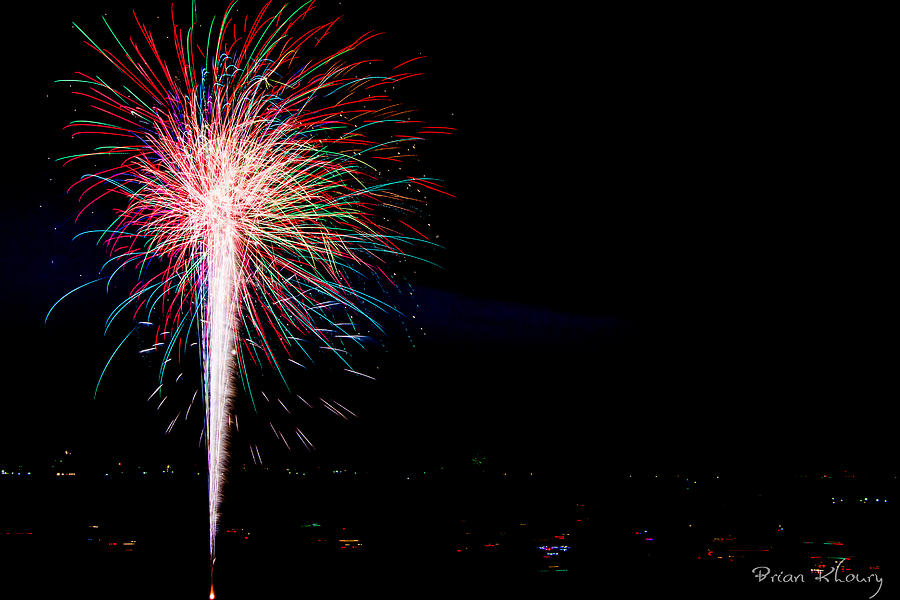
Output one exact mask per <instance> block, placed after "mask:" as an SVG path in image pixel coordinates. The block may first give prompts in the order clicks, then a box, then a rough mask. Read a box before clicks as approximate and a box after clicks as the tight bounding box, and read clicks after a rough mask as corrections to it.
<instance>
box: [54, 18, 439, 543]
mask: <svg viewBox="0 0 900 600" xmlns="http://www.w3.org/2000/svg"><path fill="white" fill-rule="evenodd" d="M311 5H312V3H306V4H303V5H302V6H300V7H299V8H296V9H295V10H293V11H289V10H288V9H286V8H282V9H281V10H277V11H273V10H269V5H266V7H264V8H263V9H262V10H261V11H260V12H259V13H258V14H257V15H256V16H255V17H254V16H250V17H246V18H238V17H236V16H235V11H234V4H232V5H231V6H230V7H229V9H228V11H227V12H226V14H225V16H224V18H223V19H221V20H220V21H219V23H218V24H216V23H215V22H213V24H212V25H210V26H209V27H205V28H203V27H201V26H200V25H198V24H197V23H196V22H193V24H192V25H191V26H190V27H189V28H187V29H186V30H185V29H183V28H181V27H179V26H178V25H177V24H176V23H175V18H174V9H173V13H172V15H173V16H172V38H173V40H175V43H174V58H173V59H170V60H166V58H164V54H163V52H162V50H161V49H160V48H159V47H158V45H157V43H156V42H155V41H154V37H153V36H152V35H151V33H150V31H149V29H148V28H147V27H145V26H144V25H143V24H141V22H140V21H139V20H137V17H135V19H136V22H137V26H138V28H139V30H140V32H141V36H140V38H139V39H138V40H137V41H134V40H128V41H127V42H123V41H121V40H120V39H119V38H117V37H116V36H115V34H114V33H113V32H112V28H109V26H108V25H107V27H108V28H109V32H110V33H111V34H112V36H113V39H115V45H114V46H113V49H112V50H107V49H105V48H104V47H102V46H101V45H99V44H98V43H96V42H94V40H93V39H92V38H91V37H89V36H88V35H87V34H84V35H85V38H86V40H87V43H88V44H89V45H90V46H91V47H92V48H93V49H94V50H96V52H98V53H99V54H100V55H101V56H102V57H104V58H105V59H106V60H108V61H109V63H111V64H112V65H113V66H114V68H115V69H114V71H115V77H116V79H117V80H119V83H117V84H115V85H114V84H112V83H109V82H108V80H107V79H104V78H102V77H99V76H93V75H86V74H78V79H76V80H73V81H77V82H78V83H79V84H81V85H80V86H79V91H77V92H76V93H77V94H80V95H82V96H84V97H86V98H87V100H88V102H89V103H90V105H91V107H92V108H93V109H94V110H95V113H96V114H97V115H98V118H97V119H96V120H80V121H75V122H73V123H72V124H71V127H73V128H75V130H76V132H75V133H77V134H79V135H80V134H95V135H99V136H101V139H103V140H104V142H103V145H100V146H98V147H96V148H95V149H94V150H93V151H92V152H88V153H83V154H79V155H76V156H70V157H65V159H64V160H67V161H68V160H75V159H78V158H85V157H95V158H97V157H102V158H105V159H112V161H113V165H112V166H111V167H110V168H108V169H106V170H102V171H100V172H96V173H92V174H90V175H86V176H85V177H83V178H82V179H81V180H80V181H79V182H77V183H76V185H80V186H81V187H82V189H81V201H82V202H83V204H84V205H85V207H84V208H85V209H86V208H87V206H90V205H91V204H93V203H95V202H98V201H100V200H101V199H103V198H106V197H110V198H115V197H118V198H122V197H124V198H125V199H126V201H127V202H126V203H125V204H124V207H120V208H118V209H114V210H115V215H116V216H115V218H114V220H113V222H112V223H111V224H110V225H109V226H108V227H107V228H106V229H104V230H102V231H99V232H96V233H98V234H99V236H100V239H101V241H102V243H103V244H104V245H105V246H106V247H107V248H108V250H109V252H110V255H111V259H110V261H109V262H108V263H107V266H105V267H104V268H105V269H107V271H106V273H107V274H106V275H104V276H103V277H102V279H104V280H107V285H108V282H109V280H111V279H112V278H114V277H116V276H117V274H119V273H122V272H126V271H128V270H131V271H133V272H136V273H137V274H138V282H137V283H136V284H135V285H134V287H133V288H131V289H130V291H129V293H128V294H127V295H126V298H125V300H124V301H123V302H122V303H121V304H120V305H119V306H118V307H117V308H116V310H115V311H114V312H113V314H112V315H111V316H110V318H111V319H113V318H115V317H117V316H119V315H120V314H130V315H131V316H132V317H133V319H134V320H135V321H136V322H144V323H150V322H153V323H156V327H157V335H156V344H155V346H154V347H158V348H160V349H161V352H162V361H161V362H162V366H161V371H160V384H162V376H163V375H162V374H163V372H164V371H165V369H166V364H167V363H168V362H170V361H171V360H172V359H173V358H175V359H176V360H177V361H178V362H180V361H181V360H182V359H181V357H182V354H183V353H186V352H187V351H188V349H189V348H190V347H191V344H190V340H192V339H193V340H196V341H197V342H198V348H199V354H200V364H201V365H202V377H201V378H200V379H201V382H202V384H201V386H200V388H201V389H202V393H203V401H204V404H205V408H206V419H205V423H206V426H205V439H206V445H207V449H208V460H209V465H208V466H209V508H210V511H209V514H210V525H209V531H210V536H209V546H210V559H211V560H214V557H215V540H216V530H217V527H218V519H219V504H220V501H221V485H222V477H223V474H224V471H225V464H226V458H227V444H226V442H227V438H228V433H229V428H230V427H229V424H230V420H229V415H230V412H231V404H232V402H233V401H234V399H235V394H236V390H237V388H240V387H243V388H244V389H246V390H247V391H248V393H249V392H250V390H249V387H250V386H249V377H248V368H249V367H251V366H261V365H269V366H271V367H274V370H275V371H277V372H278V373H279V374H281V375H282V377H281V379H282V380H284V379H285V378H284V375H283V374H282V370H281V367H280V365H281V364H282V363H283V361H284V360H291V362H295V360H294V358H299V359H301V360H304V359H305V360H308V359H309V354H308V351H307V350H305V349H304V347H303V343H304V342H307V341H310V340H313V341H316V342H317V344H318V346H319V347H322V348H325V349H326V350H327V351H330V352H333V353H334V355H335V356H336V357H337V358H338V359H339V360H340V361H344V362H345V364H346V368H347V370H350V371H351V372H354V371H353V370H352V369H351V366H350V363H349V362H347V358H346V353H345V351H344V350H343V346H344V344H346V343H348V342H357V341H358V340H357V339H356V338H358V337H359V336H358V335H357V334H356V331H357V329H356V326H355V323H356V322H364V323H368V324H369V325H370V326H373V327H378V324H377V320H376V318H375V316H374V313H377V312H378V311H384V310H391V308H390V306H389V305H388V304H387V303H385V302H384V301H383V300H380V299H378V298H377V297H376V296H375V295H373V294H370V293H367V292H364V291H363V290H362V289H360V287H359V286H357V285H356V284H355V283H356V282H358V281H359V280H361V279H366V278H368V279H372V278H375V279H378V280H380V281H387V282H390V277H388V274H387V272H386V266H387V265H388V264H390V261H391V260H392V259H396V258H398V257H402V256H405V255H406V250H405V248H407V247H408V245H409V244H410V243H411V242H414V241H416V240H418V241H423V242H426V243H427V241H426V240H425V236H423V235H422V234H420V233H419V232H418V231H417V230H416V229H414V228H413V227H412V226H411V225H408V224H407V222H406V221H408V220H409V218H408V217H405V214H406V213H415V212H416V211H417V210H418V208H417V202H418V200H417V199H416V198H418V197H419V193H420V192H422V191H423V190H424V189H430V190H436V191H441V190H440V187H439V185H438V184H437V182H435V181H433V180H430V179H427V178H410V177H397V178H394V179H385V178H383V177H382V176H381V171H383V170H384V169H383V167H382V166H381V165H383V164H385V163H384V161H390V164H392V163H396V162H403V160H404V159H405V158H406V157H407V153H408V149H409V146H410V144H411V143H413V142H414V141H416V140H418V139H421V135H422V134H424V133H428V132H432V133H440V132H441V131H440V130H439V129H435V128H428V127H425V126H423V125H422V124H421V123H419V122H417V121H414V120H413V119H412V118H411V117H410V115H409V113H407V112H403V111H401V110H400V109H398V107H397V106H396V105H395V104H394V103H393V102H392V101H391V100H390V98H389V97H388V96H387V95H386V94H385V93H384V89H385V86H386V85H388V84H393V83H396V82H397V81H400V80H403V79H405V78H408V77H411V76H413V75H415V74H414V73H409V72H406V71H404V70H403V69H402V67H403V66H405V65H398V66H397V67H395V68H394V69H392V70H390V72H389V74H388V75H380V76H376V75H369V74H364V71H366V68H365V67H366V66H367V65H368V64H369V63H370V61H357V62H354V61H352V60H349V59H348V57H349V56H351V54H352V52H353V51H354V50H355V49H357V48H358V47H359V46H360V45H362V44H364V43H365V42H367V41H368V40H369V39H371V38H372V37H374V35H375V34H372V33H369V34H366V35H363V36H362V37H360V38H358V39H357V40H355V41H354V42H353V43H351V44H349V45H347V46H345V47H342V48H341V49H340V50H338V51H336V52H331V53H321V52H320V50H319V46H320V43H321V42H322V40H323V39H324V38H325V37H326V36H328V34H329V33H330V32H331V30H332V28H333V26H334V25H335V22H336V20H335V21H331V22H328V23H324V24H321V25H318V26H313V27H309V28H307V29H305V30H303V31H302V32H301V31H300V30H301V27H300V24H301V22H303V21H304V20H305V18H306V17H307V15H308V13H309V11H310V9H311V8H312V6H311ZM194 21H196V19H194ZM104 23H105V21H104ZM79 31H81V29H79ZM82 33H84V32H83V31H82ZM408 64H409V63H407V65H408ZM400 190H403V192H401V191H400ZM83 210H84V209H82V212H83ZM404 218H406V221H404ZM335 307H338V308H339V309H341V311H342V314H343V315H349V320H348V321H349V322H346V323H337V322H335V319H334V318H332V316H331V315H334V314H335V311H334V308H335ZM132 331H134V330H132ZM164 334H167V335H164ZM129 335H130V334H129ZM126 339H127V338H126ZM123 343H124V340H123ZM120 347H121V344H120ZM291 357H294V358H291ZM284 383H285V385H287V381H286V380H285V381H284ZM157 392H158V393H160V394H161V393H162V392H161V391H160V389H157V391H156V392H154V393H157ZM300 439H301V441H303V443H304V444H306V443H307V441H306V438H305V436H303V435H302V434H300Z"/></svg>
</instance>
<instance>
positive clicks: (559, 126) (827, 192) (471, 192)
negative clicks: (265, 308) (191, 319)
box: [0, 1, 897, 472]
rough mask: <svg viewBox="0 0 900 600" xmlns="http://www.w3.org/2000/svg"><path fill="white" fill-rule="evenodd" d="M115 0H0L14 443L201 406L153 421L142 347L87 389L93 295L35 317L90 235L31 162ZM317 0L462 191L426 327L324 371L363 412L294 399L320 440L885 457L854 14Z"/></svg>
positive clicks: (645, 462) (642, 458)
mask: <svg viewBox="0 0 900 600" xmlns="http://www.w3.org/2000/svg"><path fill="white" fill-rule="evenodd" d="M132 4H134V3H125V4H119V3H113V4H109V5H104V4H101V3H96V2H83V3H78V7H77V8H73V7H70V6H66V7H65V8H58V9H56V10H48V9H47V8H45V6H43V5H42V4H40V3H22V5H21V6H19V7H17V8H9V9H5V16H6V27H5V34H4V36H3V44H4V46H5V47H4V52H3V55H4V56H5V57H6V60H5V61H4V71H5V73H4V100H5V118H4V119H3V124H4V130H5V131H4V132H5V136H4V137H5V139H6V141H7V144H6V151H5V152H4V155H5V161H4V163H3V164H4V169H5V173H6V176H5V178H4V183H5V186H4V188H5V189H4V197H5V198H4V199H5V201H4V202H3V206H2V210H3V211H4V212H3V216H2V219H0V227H2V235H0V243H2V249H0V270H2V277H0V281H2V291H3V293H2V303H3V304H2V314H3V315H5V317H6V319H5V327H4V331H5V336H4V338H5V342H6V343H5V344H4V345H3V362H2V366H3V370H4V373H5V377H4V385H3V393H2V395H3V403H2V409H0V410H2V416H0V452H2V454H0V456H2V457H4V458H5V459H6V460H15V459H23V460H31V459H40V458H42V457H44V456H49V455H51V454H54V453H56V452H58V451H59V450H60V449H62V448H65V447H74V448H77V449H78V450H79V451H80V452H82V454H83V455H86V456H96V457H99V458H104V459H105V457H108V456H111V455H116V454H140V453H145V454H146V455H148V456H151V457H152V456H193V454H191V452H193V453H195V454H197V453H198V452H199V454H197V457H196V458H191V460H196V461H197V462H200V463H202V461H203V460H204V458H203V454H202V452H201V451H199V450H197V448H196V439H197V436H198V435H199V429H197V428H195V429H190V424H188V425H187V426H185V428H184V429H183V430H182V429H180V428H179V429H177V430H176V431H175V432H174V433H173V434H172V435H170V436H166V435H164V431H165V429H166V426H167V422H166V421H165V420H163V419H161V418H159V417H157V416H156V414H155V406H151V405H148V404H147V403H146V402H145V399H146V397H147V396H148V395H149V393H150V392H151V391H152V389H153V387H152V386H150V387H148V385H149V384H148V383H147V382H149V381H151V380H152V377H153V374H154V372H155V369H154V367H153V366H152V365H150V364H148V363H146V362H143V361H140V360H138V357H137V354H136V349H132V351H131V354H128V353H125V354H124V355H123V356H122V357H119V358H118V359H117V360H116V361H115V362H114V363H113V364H112V366H111V370H112V371H111V372H112V375H111V380H110V383H109V385H108V386H106V387H101V389H100V394H99V395H98V397H97V399H96V400H94V399H93V397H92V396H93V390H94V386H95V385H96V383H97V376H98V375H99V373H100V370H101V369H102V368H103V365H104V364H105V362H106V360H107V358H108V356H109V354H110V352H111V351H112V350H113V348H115V346H116V344H117V343H118V339H119V338H115V337H114V336H108V337H104V336H103V324H104V320H105V318H106V315H107V314H108V310H109V308H110V307H111V306H114V303H115V301H116V298H115V297H108V296H106V294H105V293H104V291H103V289H102V287H97V288H96V289H93V290H91V291H86V292H84V293H79V294H75V295H73V296H70V297H69V298H67V299H66V300H65V301H64V302H63V303H62V304H61V305H60V306H59V307H58V309H57V310H56V311H54V313H53V315H52V317H51V319H50V321H49V323H48V324H47V325H46V326H45V325H44V324H43V319H44V316H45V314H46V313H47V310H48V309H49V308H50V306H52V305H53V303H54V302H55V301H56V300H57V299H58V298H59V297H60V296H61V295H62V294H64V293H66V292H67V291H69V290H71V289H72V288H74V287H76V286H77V285H79V284H80V283H82V282H84V281H87V280H88V279H89V278H93V277H94V276H95V275H94V273H96V271H97V270H98V269H99V267H100V265H101V264H102V260H103V254H102V251H101V249H98V248H96V247H94V246H93V245H92V243H91V242H90V241H88V240H78V241H75V242H72V237H73V236H74V235H75V234H76V233H77V232H78V231H81V230H82V229H85V228H87V227H85V226H84V225H83V224H82V223H77V224H76V223H73V222H72V216H73V214H74V212H75V209H76V198H75V197H73V196H66V195H65V189H66V187H67V186H68V185H70V184H71V183H72V182H73V181H74V179H75V178H77V176H78V175H79V174H80V172H79V171H78V168H77V167H76V168H74V169H73V168H61V167H59V166H58V164H57V163H54V162H52V161H50V160H48V159H49V158H53V157H56V156H61V155H64V154H67V153H68V151H69V150H70V149H71V140H69V139H68V135H67V134H66V133H65V132H63V130H62V127H63V126H64V125H65V124H66V123H67V122H68V121H69V120H71V119H73V118H77V117H78V114H77V113H74V112H73V110H72V107H73V103H72V101H71V97H70V95H69V94H70V90H69V89H68V88H67V87H66V86H65V85H63V84H53V81H54V80H57V79H65V78H67V77H70V76H71V75H72V74H73V73H74V72H75V71H76V70H79V69H87V68H88V67H90V66H91V65H96V64H97V63H96V59H95V57H94V56H93V55H92V54H91V51H90V50H89V49H88V48H86V47H85V46H84V45H82V44H81V43H80V40H79V37H78V34H77V32H76V31H74V30H73V29H72V27H71V22H72V21H73V20H75V21H77V22H78V23H79V24H80V25H82V26H83V27H85V28H86V29H87V30H88V31H93V32H98V33H99V32H102V28H103V25H102V22H101V21H100V19H99V16H100V15H101V14H103V13H104V11H107V12H109V13H110V19H111V21H112V22H113V23H114V24H115V23H120V24H121V26H120V27H119V29H120V30H123V31H124V30H129V29H128V25H127V23H128V14H127V12H128V11H127V9H128V8H130V7H131V6H132ZM252 4H253V3H247V6H246V7H245V8H253V7H254V6H255V5H254V6H251V5H252ZM322 4H323V6H322V9H321V10H320V11H319V13H320V14H317V13H313V15H312V16H311V19H312V20H313V21H314V22H316V23H318V22H319V21H320V20H322V21H323V20H324V19H325V17H326V15H332V14H336V13H339V12H344V13H345V14H346V15H347V18H346V19H345V21H344V22H343V23H342V25H341V26H340V28H339V30H338V31H337V32H336V35H337V36H338V38H340V39H347V40H349V39H350V38H353V37H354V36H355V35H357V34H360V33H363V32H365V31H367V30H369V29H375V30H378V31H383V32H386V34H387V35H386V36H384V38H383V39H381V40H379V41H378V42H377V43H373V44H371V45H370V46H369V47H368V48H366V49H364V50H363V54H366V55H369V56H379V55H383V56H386V57H388V58H390V59H394V58H398V57H406V58H409V57H413V56H417V55H419V54H422V55H425V56H427V57H428V58H427V59H426V60H423V61H421V65H422V68H423V70H424V71H425V73H426V75H425V77H423V78H419V79H417V80H415V79H414V80H411V81H409V82H404V83H408V86H406V88H405V89H404V90H403V91H402V93H401V96H402V98H403V99H404V100H405V101H406V102H408V103H409V104H411V105H413V106H414V107H416V108H417V109H419V110H420V114H421V115H422V117H423V118H424V119H425V120H427V121H429V122H430V123H432V124H434V125H443V126H450V127H454V128H456V129H457V130H458V131H457V133H456V134H455V135H454V136H452V137H444V138H440V139H436V140H434V141H433V142H431V143H429V144H427V145H426V147H425V149H423V151H422V162H421V164H422V165H423V166H424V168H425V169H426V170H427V173H428V174H429V175H431V176H435V177H440V178H442V179H443V180H444V181H445V185H446V187H447V188H448V189H449V190H450V191H451V192H452V193H453V194H454V196H455V198H441V199H436V200H435V202H434V203H433V205H432V207H431V210H432V211H433V223H432V225H433V227H432V230H433V232H435V233H436V234H438V235H439V236H440V237H439V239H438V242H439V243H440V244H442V246H443V247H444V249H442V250H440V251H438V252H436V255H435V257H434V259H435V260H436V261H437V262H438V263H439V264H440V265H442V267H443V269H432V268H427V269H420V270H418V272H417V273H416V277H415V281H414V284H415V285H416V289H417V293H416V296H415V303H416V304H418V308H417V309H416V311H415V313H414V314H415V315H416V321H417V327H421V329H423V330H424V332H425V335H424V336H423V335H421V332H418V333H414V335H413V339H412V340H409V339H407V338H405V337H404V338H403V339H400V340H395V341H393V342H392V343H391V348H390V349H389V350H388V351H386V353H385V356H384V357H382V358H380V359H379V360H381V364H383V365H384V372H385V376H384V377H383V378H380V379H379V382H378V383H377V384H373V385H372V386H370V387H359V388H353V389H352V390H351V391H350V392H348V394H350V395H351V396H353V395H354V394H355V396H353V397H351V398H350V399H349V400H350V402H351V404H352V406H354V407H355V408H356V409H357V411H358V413H359V415H360V418H359V419H358V420H356V421H355V422H353V423H342V422H341V423H331V422H329V421H328V420H327V419H325V418H319V417H316V419H315V420H314V421H313V422H312V425H310V429H309V430H308V431H307V433H308V434H309V435H310V437H312V438H313V439H314V441H316V442H317V445H318V447H319V452H321V453H322V454H321V455H322V456H324V457H329V456H340V457H341V458H343V459H346V460H350V461H355V460H358V461H392V462H396V463H398V464H399V463H403V462H404V461H406V462H415V461H428V460H432V459H443V458H445V457H451V458H452V457H456V456H471V454H472V453H474V452H483V453H487V454H488V455H491V456H498V457H501V459H502V460H506V461H509V462H511V463H513V464H523V465H525V464H535V463H537V464H541V465H544V466H548V467H550V468H560V469H568V468H573V469H583V470H584V469H586V470H587V471H586V472H597V471H603V470H607V469H611V470H626V469H629V468H632V467H635V466H654V465H678V466H704V465H716V466H722V465H729V466H734V465H743V466H748V467H749V468H752V469H759V470H766V469H784V468H790V467H791V466H793V465H809V464H812V463H817V464H818V463H822V464H824V463H828V462H829V461H845V462H849V463H852V464H855V465H864V466H867V467H875V468H877V467H879V466H882V465H883V464H884V461H885V460H886V458H889V457H890V456H892V453H893V452H894V450H893V448H892V444H891V443H890V442H891V439H892V436H891V433H892V431H893V428H894V427H893V424H892V423H891V419H890V418H889V413H888V406H889V403H890V402H892V401H893V396H894V395H895V394H894V393H893V392H892V391H891V390H894V389H895V387H894V386H893V385H891V384H892V381H891V377H890V373H891V372H892V370H891V369H890V365H892V363H893V358H894V357H895V346H896V342H895V340H896V337H897V336H896V333H897V328H896V318H895V309H894V307H895V306H896V302H895V296H894V292H890V290H891V289H892V288H893V286H892V285H891V284H890V282H891V281H892V280H893V279H894V263H893V260H892V258H893V256H894V254H893V252H892V250H893V246H894V244H892V243H889V239H890V238H888V234H889V228H890V223H892V222H893V221H892V220H891V219H889V217H888V205H889V202H890V201H891V198H892V196H891V195H890V194H889V192H888V190H889V189H892V188H889V187H888V186H887V184H886V182H887V179H888V173H889V170H888V169H889V167H888V165H889V162H888V159H889V157H890V156H892V154H890V153H889V150H891V149H892V148H893V143H892V141H893V140H894V139H896V135H894V133H895V129H896V127H895V119H893V118H892V117H891V116H889V115H892V114H893V113H889V112H888V111H887V107H886V104H887V92H886V90H887V85H888V84H887V80H888V79H890V77H889V76H888V74H889V73H890V72H892V71H885V70H883V69H882V63H883V61H884V58H883V57H884V56H885V55H886V54H887V51H886V47H887V43H886V41H885V38H884V37H883V36H881V35H880V34H878V33H877V31H875V23H877V22H878V21H879V19H878V18H877V16H875V15H872V16H854V17H850V16H847V15H839V14H828V15H825V14H818V13H806V12H797V13H784V12H781V11H768V10H767V11H762V10H761V9H742V10H737V9H733V10H732V9H727V10H724V11H722V12H709V11H702V12H701V11H697V12H692V11H688V12H684V9H683V8H682V7H678V8H677V9H675V8H665V9H660V8H651V7H649V6H644V5H641V6H635V7H634V8H631V9H624V8H614V9H609V8H607V9H601V10H599V11H597V12H591V13H587V12H584V9H583V8H582V7H581V6H580V5H575V4H573V5H566V4H563V3H555V4H554V3H550V4H546V5H543V6H539V7H534V8H530V9H528V8H525V6H526V5H525V4H522V3H512V2H499V3H474V2H473V3H466V2H413V1H409V2H407V1H398V2H362V1H359V2H356V1H354V2H347V1H345V2H343V3H341V6H337V4H336V3H333V2H323V3H322ZM485 4H489V5H490V6H488V7H486V6H484V5H485ZM113 5H115V6H113ZM202 5H203V6H205V8H204V10H207V11H209V12H211V13H217V14H218V13H221V9H220V8H219V6H218V5H216V6H213V3H210V2H204V3H202ZM137 8H138V14H139V15H140V16H141V17H142V18H144V19H145V20H147V21H150V22H153V21H152V20H153V19H154V18H155V17H157V16H160V17H161V18H162V21H163V22H165V21H166V19H167V15H168V11H169V8H168V3H166V2H161V3H159V2H158V3H153V2H144V3H140V4H139V6H137ZM720 10H721V9H720ZM129 31H130V30H129ZM398 62H399V61H398ZM892 168H893V165H892ZM106 206H107V208H109V206H110V205H106ZM98 212H100V213H101V214H98V215H97V216H96V217H91V216H88V217H86V219H87V221H88V224H89V223H90V219H91V218H97V219H98V220H99V221H98V222H102V221H103V219H105V218H106V216H107V215H104V214H102V210H101V209H98ZM413 344H414V345H415V348H413V347H412V345H413ZM888 386H890V387H888ZM351 392H352V393H351ZM235 452H236V453H238V456H237V458H236V460H238V461H247V460H249V453H248V452H247V450H246V447H237V448H236V450H235ZM301 452H303V451H301Z"/></svg>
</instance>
